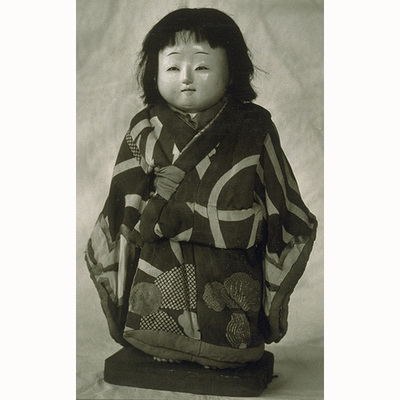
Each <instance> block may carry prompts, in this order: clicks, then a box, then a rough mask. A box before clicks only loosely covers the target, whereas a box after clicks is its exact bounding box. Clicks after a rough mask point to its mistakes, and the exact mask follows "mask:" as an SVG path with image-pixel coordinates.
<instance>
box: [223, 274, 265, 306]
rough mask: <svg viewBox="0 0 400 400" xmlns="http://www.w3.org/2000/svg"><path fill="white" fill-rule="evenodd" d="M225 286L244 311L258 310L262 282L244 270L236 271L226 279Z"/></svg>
mask: <svg viewBox="0 0 400 400" xmlns="http://www.w3.org/2000/svg"><path fill="white" fill-rule="evenodd" d="M224 287H225V288H226V291H227V292H228V293H229V294H230V296H231V297H232V299H233V300H234V301H235V302H236V303H237V304H239V306H240V308H241V309H242V310H244V311H250V310H251V311H254V312H257V311H258V310H259V309H260V306H261V285H260V282H258V281H256V280H254V279H252V278H251V277H250V276H249V275H247V274H246V273H244V272H236V273H234V274H232V275H231V276H230V277H228V278H226V279H225V281H224Z"/></svg>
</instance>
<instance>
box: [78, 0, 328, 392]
mask: <svg viewBox="0 0 400 400" xmlns="http://www.w3.org/2000/svg"><path fill="white" fill-rule="evenodd" d="M182 6H188V7H214V8H218V9H220V10H222V11H224V12H226V13H227V14H228V15H230V16H231V17H232V18H233V19H234V20H235V21H236V23H237V24H238V25H239V27H240V28H241V30H242V33H243V35H244V37H245V40H246V43H247V45H248V47H249V49H250V51H251V54H252V57H253V62H254V64H255V66H256V67H257V68H258V70H257V73H256V76H255V79H254V81H253V84H254V87H255V89H256V91H257V92H258V98H257V99H256V101H255V102H256V103H258V104H260V105H262V106H263V107H265V108H267V109H268V110H269V111H270V112H271V114H272V118H273V120H274V122H275V124H276V125H277V128H278V131H279V132H280V136H281V142H282V147H283V149H284V151H285V152H286V155H287V157H288V159H289V161H290V163H291V165H292V168H293V170H294V173H295V176H296V177H297V180H298V184H299V187H300V190H301V193H302V195H303V199H304V201H305V203H306V204H307V206H308V207H309V208H310V210H311V211H312V212H313V213H314V214H315V215H316V217H317V219H318V221H319V229H318V233H317V241H316V243H315V246H314V251H313V253H312V254H311V258H310V261H309V263H308V266H307V269H306V272H305V274H304V275H303V277H302V279H301V280H300V282H299V284H298V286H297V288H296V290H295V292H294V294H293V295H292V298H291V304H290V316H289V331H288V334H287V335H286V337H285V339H284V340H282V342H281V343H280V344H279V346H280V347H282V350H281V351H283V349H288V350H287V354H285V355H282V357H281V358H279V357H278V354H277V358H278V360H277V366H276V370H277V373H279V372H280V373H281V377H280V381H279V382H277V384H276V385H275V386H276V393H277V394H279V393H281V392H284V391H290V390H293V391H298V392H299V391H300V392H307V391H309V396H312V398H314V396H317V397H315V398H318V391H321V390H322V373H323V358H322V352H323V234H324V223H323V3H322V1H301V2H299V1H295V0H293V1H288V0H286V1H284V2H282V1H265V0H259V1H257V0H256V1H255V0H237V1H215V0H214V1H204V0H203V1H198V0H189V1H175V0H171V1H158V0H134V1H132V0H126V1H123V0H119V1H116V2H112V1H106V0H100V1H99V0H82V1H78V2H77V245H76V248H77V377H78V378H77V386H78V387H77V390H78V392H77V393H78V396H83V397H81V398H85V396H88V395H89V393H90V395H93V393H96V396H102V395H103V394H102V393H104V390H105V389H104V387H98V386H96V387H95V388H93V387H91V386H90V384H91V382H93V385H94V384H95V381H96V379H98V378H99V376H100V375H99V372H101V367H102V360H103V359H104V358H105V357H107V356H109V355H111V354H113V352H114V351H115V350H114V349H118V347H117V346H116V345H114V343H113V341H112V339H110V338H109V335H108V332H107V324H106V321H105V317H104V315H103V313H102V311H101V308H100V302H99V300H98V298H97V293H96V291H95V289H94V285H93V283H92V282H91V280H90V278H89V274H88V271H87V268H86V266H85V264H84V261H83V252H84V248H85V245H86V242H87V240H88V237H89V235H90V232H91V230H92V228H93V224H94V222H95V221H96V219H97V216H98V214H99V212H100V210H101V208H102V207H103V204H104V201H105V199H106V196H107V193H108V190H109V183H110V177H111V174H112V167H113V164H114V162H115V158H116V154H117V151H118V148H119V146H120V144H121V141H122V139H123V136H124V134H125V132H126V130H127V128H128V126H129V122H130V119H131V118H132V117H133V115H134V114H135V113H136V112H137V111H139V110H140V109H141V108H143V105H142V104H141V101H140V97H139V91H138V89H137V87H136V82H135V75H134V73H135V69H134V68H135V62H136V55H137V53H138V52H139V51H140V46H141V42H142V40H143V38H144V36H145V34H146V33H147V32H148V31H149V30H150V28H151V27H152V26H153V25H154V24H155V23H156V22H157V21H158V20H160V19H161V18H162V17H163V16H164V15H166V14H167V13H169V12H170V11H173V10H175V9H176V8H178V7H182ZM274 347H276V346H270V348H271V349H270V350H271V351H280V349H278V350H272V348H274ZM284 362H286V363H287V364H289V365H290V364H292V368H293V366H295V367H296V368H300V365H303V364H304V365H305V372H304V373H307V374H308V375H309V377H308V378H309V380H308V381H307V377H305V376H303V381H304V382H301V380H302V379H301V377H300V379H299V377H297V380H298V381H300V382H298V383H300V384H301V385H300V386H299V385H298V386H293V379H296V377H295V376H294V375H295V374H294V371H293V370H290V369H289V370H288V368H287V366H286V365H283V363H284ZM279 363H281V364H279ZM308 385H309V386H308ZM307 386H308V387H307ZM99 393H100V394H99ZM128 393H130V395H133V396H139V395H138V394H135V393H134V392H133V391H130V392H126V391H124V392H122V391H121V390H120V388H116V391H114V392H113V396H118V397H115V398H120V396H127V395H128ZM271 393H272V394H273V392H272V391H271V390H270V395H271ZM140 395H143V394H142V393H141V394H140ZM153 396H155V394H153ZM99 398H100V397H99ZM310 398H311V397H310Z"/></svg>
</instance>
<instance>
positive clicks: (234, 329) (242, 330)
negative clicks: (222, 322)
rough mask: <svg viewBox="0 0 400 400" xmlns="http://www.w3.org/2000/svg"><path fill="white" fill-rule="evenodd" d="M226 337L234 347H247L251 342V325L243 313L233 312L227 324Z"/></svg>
mask: <svg viewBox="0 0 400 400" xmlns="http://www.w3.org/2000/svg"><path fill="white" fill-rule="evenodd" d="M226 338H227V339H228V341H229V343H230V344H231V345H232V347H235V348H237V349H245V348H246V347H247V346H248V345H249V344H250V342H251V335H250V325H249V321H248V320H247V318H246V315H245V314H243V313H233V314H232V316H231V320H230V321H229V322H228V325H227V326H226Z"/></svg>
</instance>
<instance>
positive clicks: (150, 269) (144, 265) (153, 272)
mask: <svg viewBox="0 0 400 400" xmlns="http://www.w3.org/2000/svg"><path fill="white" fill-rule="evenodd" d="M137 267H138V269H140V270H141V271H143V272H145V273H146V274H147V275H150V276H152V277H153V278H157V276H159V275H161V274H162V271H161V270H160V269H158V268H156V267H154V266H153V265H151V264H149V263H148V262H147V261H144V260H142V259H141V258H139V263H138V266H137Z"/></svg>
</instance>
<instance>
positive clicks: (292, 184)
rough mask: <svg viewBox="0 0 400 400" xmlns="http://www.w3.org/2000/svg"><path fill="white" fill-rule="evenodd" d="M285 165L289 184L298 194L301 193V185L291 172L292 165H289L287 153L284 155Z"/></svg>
mask: <svg viewBox="0 0 400 400" xmlns="http://www.w3.org/2000/svg"><path fill="white" fill-rule="evenodd" d="M283 165H284V167H285V173H286V176H287V178H288V184H289V186H290V187H291V188H292V189H293V190H294V191H295V192H296V193H298V194H300V190H299V187H298V185H297V182H296V180H295V179H294V177H293V175H292V173H291V172H290V167H289V162H288V160H287V158H286V157H285V155H284V156H283Z"/></svg>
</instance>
